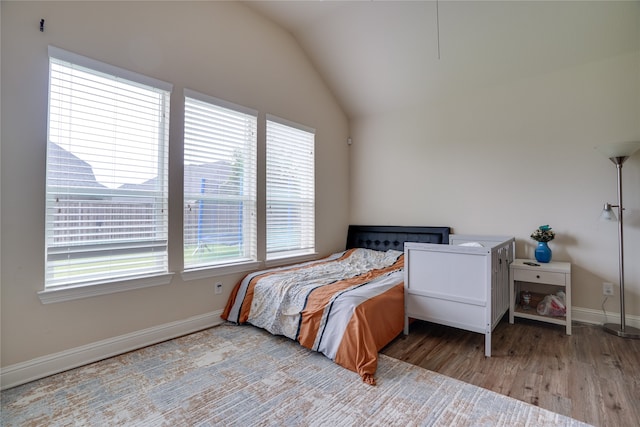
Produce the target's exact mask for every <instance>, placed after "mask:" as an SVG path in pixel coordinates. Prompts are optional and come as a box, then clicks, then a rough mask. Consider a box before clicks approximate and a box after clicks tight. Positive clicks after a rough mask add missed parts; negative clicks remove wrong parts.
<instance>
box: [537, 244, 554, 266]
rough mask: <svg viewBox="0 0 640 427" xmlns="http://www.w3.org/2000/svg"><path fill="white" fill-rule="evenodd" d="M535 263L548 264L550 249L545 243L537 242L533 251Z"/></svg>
mask: <svg viewBox="0 0 640 427" xmlns="http://www.w3.org/2000/svg"><path fill="white" fill-rule="evenodd" d="M535 255H536V261H538V262H549V261H551V248H550V247H549V245H548V244H547V242H538V247H537V248H536V251H535Z"/></svg>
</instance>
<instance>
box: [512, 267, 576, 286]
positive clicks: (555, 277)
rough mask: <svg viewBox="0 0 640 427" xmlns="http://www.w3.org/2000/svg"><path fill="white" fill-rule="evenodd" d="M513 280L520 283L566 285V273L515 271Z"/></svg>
mask: <svg viewBox="0 0 640 427" xmlns="http://www.w3.org/2000/svg"><path fill="white" fill-rule="evenodd" d="M513 280H517V281H520V282H532V283H545V284H549V285H558V286H565V285H566V275H565V274H564V273H553V272H548V271H533V270H514V271H513Z"/></svg>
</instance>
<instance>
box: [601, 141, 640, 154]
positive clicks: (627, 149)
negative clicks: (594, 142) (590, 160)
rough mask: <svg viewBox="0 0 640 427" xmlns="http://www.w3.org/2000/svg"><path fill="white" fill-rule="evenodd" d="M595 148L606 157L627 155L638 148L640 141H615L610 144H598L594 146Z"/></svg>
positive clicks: (639, 147) (639, 148)
mask: <svg viewBox="0 0 640 427" xmlns="http://www.w3.org/2000/svg"><path fill="white" fill-rule="evenodd" d="M596 150H598V151H599V152H601V153H602V154H604V155H605V156H607V157H608V158H612V157H629V156H631V155H632V154H633V153H635V152H636V151H638V150H640V141H630V142H616V143H612V144H604V145H599V146H597V147H596Z"/></svg>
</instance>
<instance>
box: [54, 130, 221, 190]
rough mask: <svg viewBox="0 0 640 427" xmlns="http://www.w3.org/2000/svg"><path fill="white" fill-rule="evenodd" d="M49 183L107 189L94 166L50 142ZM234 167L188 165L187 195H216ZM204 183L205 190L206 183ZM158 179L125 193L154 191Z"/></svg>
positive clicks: (155, 178) (186, 174)
mask: <svg viewBox="0 0 640 427" xmlns="http://www.w3.org/2000/svg"><path fill="white" fill-rule="evenodd" d="M48 157H49V164H48V180H49V181H48V183H49V185H50V186H56V187H57V186H60V187H68V186H78V183H80V182H82V186H83V187H92V188H107V187H106V186H105V185H103V184H101V183H99V182H98V181H97V180H96V177H95V174H94V173H93V168H92V167H91V165H90V164H89V163H87V162H85V161H84V160H82V159H80V158H79V157H78V156H76V155H74V154H73V153H71V152H70V151H68V150H65V149H64V148H62V147H61V146H59V145H58V144H56V143H54V142H49V153H48ZM231 173H232V168H231V164H230V163H229V162H227V161H223V160H221V161H217V162H211V163H205V164H201V165H185V194H199V193H201V192H203V190H204V192H205V193H209V194H210V193H215V192H217V190H218V189H219V188H220V187H221V186H222V185H223V184H225V183H227V182H228V180H229V177H230V176H231ZM203 179H204V180H205V181H204V188H203V182H202V180H203ZM157 180H158V178H157V177H153V178H150V179H148V180H147V181H144V182H142V183H139V184H123V185H121V186H120V187H119V188H120V189H123V190H143V189H145V188H155V185H156V182H157Z"/></svg>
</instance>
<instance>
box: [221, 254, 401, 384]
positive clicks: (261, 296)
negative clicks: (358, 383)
mask: <svg viewBox="0 0 640 427" xmlns="http://www.w3.org/2000/svg"><path fill="white" fill-rule="evenodd" d="M403 268H404V253H403V252H400V251H396V250H388V251H377V250H373V249H364V248H355V249H349V250H346V251H344V252H338V253H335V254H332V255H330V256H328V257H326V258H323V259H320V260H317V261H310V262H306V263H301V264H296V265H292V266H288V267H280V268H274V269H269V270H263V271H259V272H255V273H251V274H248V275H247V276H246V277H245V278H244V279H242V280H241V281H240V282H239V283H238V284H237V285H236V286H235V288H234V289H233V292H232V294H231V296H230V298H229V300H228V302H227V306H226V307H225V310H224V312H223V314H222V318H223V319H225V320H228V321H230V322H234V323H237V324H245V323H248V324H251V325H254V326H257V327H260V328H263V329H265V330H267V331H269V332H270V333H272V334H274V335H283V336H286V337H288V338H290V339H292V340H295V341H298V342H299V343H300V344H301V345H302V346H304V347H306V348H309V349H311V350H314V351H318V352H321V353H322V354H324V355H325V356H327V357H328V358H330V359H331V360H333V361H335V362H336V363H338V364H339V365H341V366H343V367H345V368H347V369H350V370H352V371H354V372H357V373H358V374H359V375H360V376H361V378H362V379H363V381H364V382H366V383H368V384H372V385H373V384H375V377H374V374H375V371H376V368H377V365H378V351H379V350H380V349H382V348H383V347H384V346H385V345H387V344H388V343H389V342H391V340H393V339H394V338H395V337H396V336H398V335H399V334H400V333H401V332H402V330H403V327H404V288H403V281H404V270H403Z"/></svg>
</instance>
